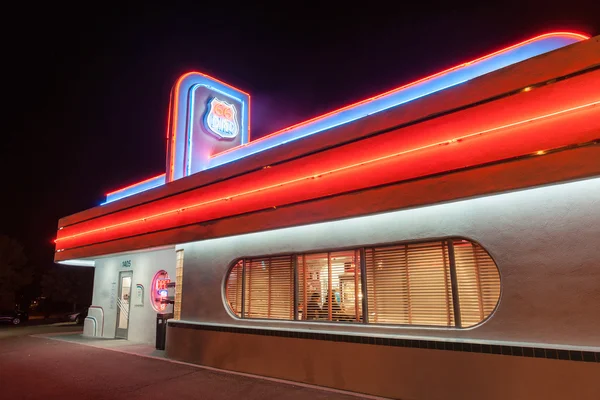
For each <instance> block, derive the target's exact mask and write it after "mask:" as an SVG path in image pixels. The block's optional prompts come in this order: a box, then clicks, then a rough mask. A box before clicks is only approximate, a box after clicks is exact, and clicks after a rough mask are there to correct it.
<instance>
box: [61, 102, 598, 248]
mask: <svg viewBox="0 0 600 400" xmlns="http://www.w3.org/2000/svg"><path fill="white" fill-rule="evenodd" d="M598 104H600V99H599V100H596V101H593V102H591V103H586V104H582V105H579V106H576V107H571V108H567V109H564V110H560V111H556V112H553V113H549V114H543V115H540V116H537V117H533V118H528V119H525V120H521V121H517V122H513V123H510V124H505V125H501V126H497V127H495V128H490V129H486V130H482V131H478V132H474V133H470V134H467V135H462V136H457V137H455V138H453V139H449V140H443V141H438V142H434V143H430V144H427V145H424V146H419V147H415V148H412V149H408V150H403V151H400V152H396V153H392V154H388V155H385V156H382V157H377V158H373V159H370V160H367V161H363V162H360V163H354V164H349V165H345V166H343V167H339V168H334V169H331V170H327V171H323V172H320V173H316V174H311V175H305V176H302V177H300V178H295V179H291V180H288V181H284V182H280V183H277V184H273V185H269V186H264V187H261V188H257V189H252V190H248V191H245V192H240V193H236V194H233V195H231V196H226V197H220V198H217V199H213V200H207V201H204V202H201V203H196V204H192V205H189V206H186V207H179V208H176V209H171V210H168V211H163V212H161V213H157V214H152V215H149V216H145V217H142V218H137V219H134V220H130V221H125V222H120V223H118V224H113V225H108V226H105V227H102V228H96V229H92V230H89V231H84V232H80V233H77V234H73V235H70V236H65V237H62V238H57V239H55V240H54V242H55V243H58V242H59V241H63V240H67V239H71V238H75V237H81V236H85V235H89V234H91V233H94V232H100V231H106V230H108V229H113V228H116V227H120V226H124V225H129V224H132V223H136V222H145V221H146V220H148V219H153V218H157V217H161V216H164V215H168V214H174V213H180V212H182V211H185V210H186V209H191V208H197V207H201V206H204V205H208V204H213V203H217V202H220V201H228V200H231V199H234V198H237V197H241V196H247V195H250V194H254V193H259V192H262V191H265V190H269V189H274V188H279V187H282V186H286V185H290V184H294V183H298V182H300V181H303V180H308V179H316V178H320V177H322V176H324V175H330V174H334V173H337V172H342V171H346V170H349V169H353V168H358V167H362V166H365V165H369V164H373V163H377V162H381V161H385V160H388V159H391V158H394V157H398V156H402V155H406V154H409V153H414V152H417V151H420V150H425V149H429V148H432V147H436V146H441V145H448V144H451V143H456V142H459V141H461V140H464V139H468V138H472V137H475V136H481V135H484V134H488V133H492V132H497V131H499V130H502V129H506V128H513V127H516V126H519V125H523V124H527V123H530V122H535V121H539V120H542V119H545V118H550V117H554V116H557V115H561V114H565V113H568V112H572V111H577V110H581V109H583V108H587V107H593V106H596V105H598Z"/></svg>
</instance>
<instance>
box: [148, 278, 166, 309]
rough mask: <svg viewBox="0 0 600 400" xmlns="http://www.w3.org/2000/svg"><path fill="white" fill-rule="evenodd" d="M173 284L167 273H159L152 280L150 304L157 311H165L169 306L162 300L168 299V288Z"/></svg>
mask: <svg viewBox="0 0 600 400" xmlns="http://www.w3.org/2000/svg"><path fill="white" fill-rule="evenodd" d="M170 282H171V279H169V274H167V271H164V270H161V271H158V272H157V273H156V274H155V275H154V278H153V279H152V290H150V304H152V308H154V310H156V311H159V312H160V311H164V310H165V309H166V308H167V305H166V304H165V303H163V302H162V300H163V299H164V298H165V297H167V294H168V291H167V286H168V285H169V283H170Z"/></svg>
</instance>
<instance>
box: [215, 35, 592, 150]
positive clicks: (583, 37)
mask: <svg viewBox="0 0 600 400" xmlns="http://www.w3.org/2000/svg"><path fill="white" fill-rule="evenodd" d="M549 36H571V37H575V38H577V39H581V40H586V39H589V38H590V37H589V36H587V35H583V34H580V33H574V32H550V33H545V34H543V35H539V36H536V37H533V38H531V39H527V40H525V41H523V42H520V43H517V44H514V45H512V46H510V47H506V48H504V49H501V50H498V51H495V52H493V53H490V54H487V55H485V56H483V57H479V58H477V59H475V60H472V61H468V62H465V63H462V64H459V65H456V66H454V67H451V68H448V69H446V70H443V71H440V72H437V73H435V74H433V75H429V76H426V77H424V78H421V79H419V80H416V81H414V82H411V83H408V84H406V85H403V86H400V87H397V88H395V89H392V90H388V91H387V92H384V93H381V94H378V95H375V96H373V97H369V98H368V99H364V100H361V101H358V102H356V103H352V104H349V105H347V106H344V107H342V108H338V109H336V110H333V111H329V112H327V113H325V114H322V115H319V116H316V117H314V118H311V119H309V120H306V121H302V122H299V123H297V124H294V125H291V126H288V127H287V128H283V129H280V130H278V131H275V132H273V133H270V134H268V135H266V136H263V137H261V138H258V139H256V140H255V141H253V142H248V143H246V144H243V145H239V146H236V147H232V148H231V149H227V150H224V151H221V152H219V153H215V154H212V155H210V156H209V158H216V157H218V156H221V155H223V154H227V153H230V152H232V151H234V150H238V149H240V148H243V147H247V146H249V145H250V144H254V143H258V142H260V141H262V140H265V139H268V138H270V137H273V136H275V135H279V134H280V133H283V132H287V131H289V130H292V129H295V128H298V127H300V126H304V125H308V124H310V123H312V122H315V121H317V120H320V119H323V118H326V117H329V116H330V115H333V114H336V113H339V112H342V111H345V110H348V109H350V108H353V107H356V106H359V105H362V104H365V103H368V102H371V101H373V100H377V99H378V98H381V97H384V96H387V95H389V94H392V93H395V92H398V91H400V90H403V89H406V88H407V87H411V86H414V85H417V84H419V83H422V82H424V81H428V80H431V79H433V78H437V77H438V76H440V75H443V74H447V73H449V72H452V71H455V70H457V69H460V68H463V67H466V66H468V65H471V64H474V63H476V62H479V61H483V60H485V59H488V58H491V57H494V56H496V55H498V54H501V53H505V52H507V51H510V50H513V49H515V48H517V47H520V46H524V45H526V44H528V43H531V42H534V41H536V40H539V39H543V38H545V37H549Z"/></svg>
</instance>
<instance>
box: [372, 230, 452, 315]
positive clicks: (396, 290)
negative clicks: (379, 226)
mask: <svg viewBox="0 0 600 400" xmlns="http://www.w3.org/2000/svg"><path fill="white" fill-rule="evenodd" d="M365 258H366V275H367V299H368V307H369V322H371V323H384V324H403V325H404V324H405V325H439V326H454V311H453V300H452V283H451V280H450V260H449V256H448V247H447V244H446V242H428V243H419V244H406V245H396V246H385V247H375V248H367V249H365Z"/></svg>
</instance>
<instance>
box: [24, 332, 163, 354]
mask: <svg viewBox="0 0 600 400" xmlns="http://www.w3.org/2000/svg"><path fill="white" fill-rule="evenodd" d="M31 336H32V337H37V338H47V339H52V340H60V341H63V342H69V343H75V344H83V345H86V346H92V347H96V348H99V349H104V350H114V351H119V352H121V353H125V354H131V355H136V356H142V357H150V358H158V359H164V358H165V352H164V350H156V348H155V346H152V345H150V344H146V343H137V342H131V341H129V340H125V339H103V338H94V337H85V336H83V335H82V334H81V333H71V332H65V333H63V332H56V333H46V334H44V333H43V334H38V335H31Z"/></svg>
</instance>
